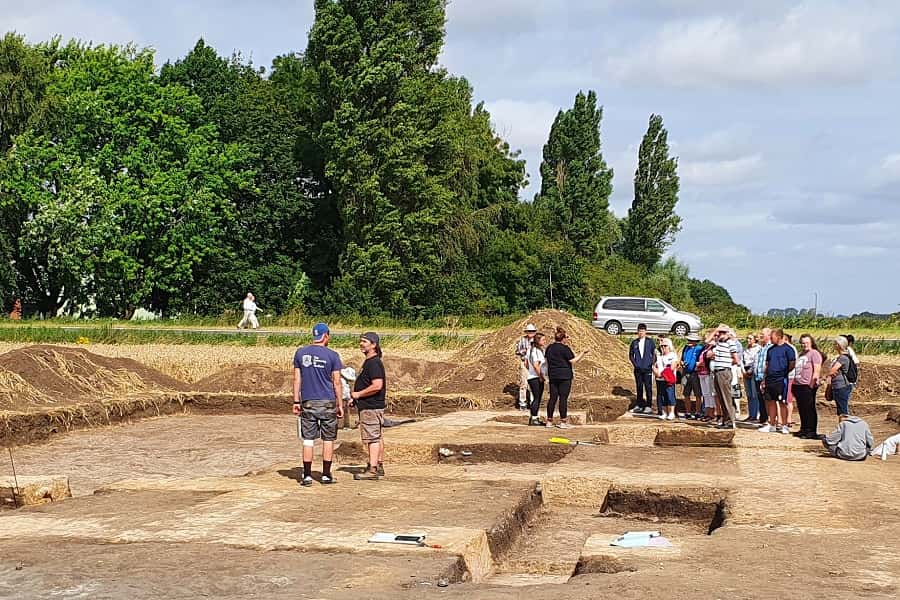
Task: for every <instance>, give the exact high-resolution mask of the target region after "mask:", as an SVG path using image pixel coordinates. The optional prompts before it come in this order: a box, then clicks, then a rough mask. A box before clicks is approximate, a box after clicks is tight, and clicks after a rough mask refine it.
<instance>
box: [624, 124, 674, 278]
mask: <svg viewBox="0 0 900 600" xmlns="http://www.w3.org/2000/svg"><path fill="white" fill-rule="evenodd" d="M667 138H668V133H667V132H666V129H665V127H663V123H662V117H660V116H659V115H651V116H650V124H649V126H648V127H647V133H646V134H645V135H644V140H643V141H642V142H641V149H640V151H639V152H638V166H637V171H635V174H634V200H633V201H632V203H631V209H630V210H629V211H628V217H627V218H626V219H625V223H624V226H623V242H622V252H623V255H624V256H625V258H627V259H628V260H630V261H631V262H633V263H635V264H639V265H644V266H646V267H648V268H649V267H652V266H653V265H655V264H656V263H657V262H659V259H660V258H661V257H662V255H663V253H665V251H666V249H667V248H668V247H669V246H670V245H671V244H672V242H673V241H674V239H675V234H677V233H678V231H679V229H680V223H681V218H680V217H679V216H678V215H676V214H675V204H676V203H677V202H678V174H677V170H678V159H676V158H672V157H670V156H669V144H668V141H667Z"/></svg>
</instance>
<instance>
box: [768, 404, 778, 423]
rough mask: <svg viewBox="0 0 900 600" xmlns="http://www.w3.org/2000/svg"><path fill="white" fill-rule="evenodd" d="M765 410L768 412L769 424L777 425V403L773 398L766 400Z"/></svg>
mask: <svg viewBox="0 0 900 600" xmlns="http://www.w3.org/2000/svg"><path fill="white" fill-rule="evenodd" d="M766 411H767V412H768V413H769V425H771V426H772V427H777V426H778V403H777V402H775V401H774V400H766Z"/></svg>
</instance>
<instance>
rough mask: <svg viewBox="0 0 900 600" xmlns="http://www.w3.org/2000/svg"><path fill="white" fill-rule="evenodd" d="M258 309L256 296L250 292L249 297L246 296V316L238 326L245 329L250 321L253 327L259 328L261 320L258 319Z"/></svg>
mask: <svg viewBox="0 0 900 600" xmlns="http://www.w3.org/2000/svg"><path fill="white" fill-rule="evenodd" d="M256 311H257V306H256V297H255V296H254V295H253V294H251V293H249V292H248V293H247V297H246V298H244V318H243V319H241V322H240V323H238V326H237V328H238V329H243V328H244V326H246V325H247V324H248V323H249V324H250V327H251V328H253V329H259V321H257V320H256Z"/></svg>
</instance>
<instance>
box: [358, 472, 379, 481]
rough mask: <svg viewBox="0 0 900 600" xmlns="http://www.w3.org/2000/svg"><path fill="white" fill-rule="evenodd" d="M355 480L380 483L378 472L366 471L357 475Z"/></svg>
mask: <svg viewBox="0 0 900 600" xmlns="http://www.w3.org/2000/svg"><path fill="white" fill-rule="evenodd" d="M353 479H355V480H356V481H378V473H377V472H376V471H371V470H366V471H363V472H362V473H355V474H354V475H353Z"/></svg>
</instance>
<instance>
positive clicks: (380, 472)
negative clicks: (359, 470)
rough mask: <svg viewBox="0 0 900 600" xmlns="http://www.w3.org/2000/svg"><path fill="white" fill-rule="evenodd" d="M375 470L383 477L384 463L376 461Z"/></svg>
mask: <svg viewBox="0 0 900 600" xmlns="http://www.w3.org/2000/svg"><path fill="white" fill-rule="evenodd" d="M375 472H376V473H378V476H379V477H384V465H383V464H381V463H378V469H376V471H375Z"/></svg>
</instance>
